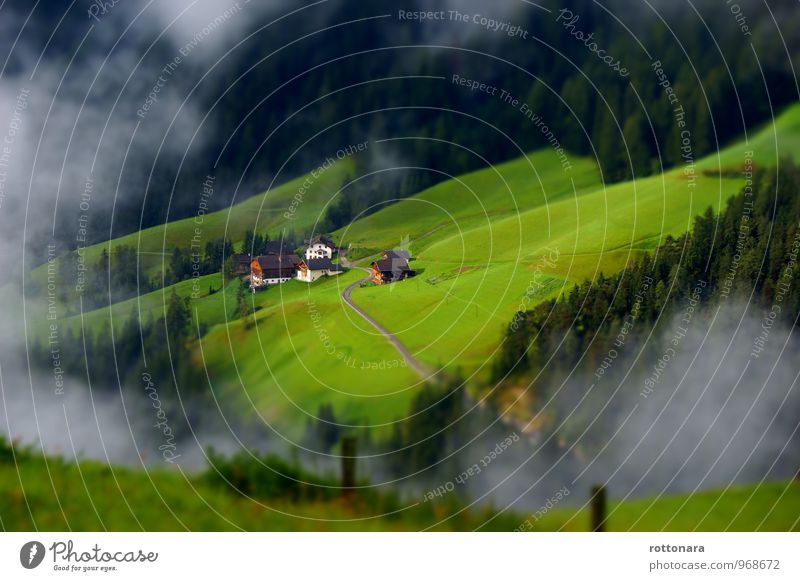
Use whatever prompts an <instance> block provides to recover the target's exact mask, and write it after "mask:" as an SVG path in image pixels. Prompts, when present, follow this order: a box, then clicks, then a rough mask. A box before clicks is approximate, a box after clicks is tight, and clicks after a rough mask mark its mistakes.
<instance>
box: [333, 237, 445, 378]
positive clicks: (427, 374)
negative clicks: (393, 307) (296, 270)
mask: <svg viewBox="0 0 800 581" xmlns="http://www.w3.org/2000/svg"><path fill="white" fill-rule="evenodd" d="M339 260H340V261H341V263H342V266H344V267H345V268H357V269H358V270H363V271H364V272H366V273H367V276H366V277H364V278H362V279H359V280H357V281H356V282H354V283H352V284H351V285H350V286H348V287H347V288H345V289H344V291H342V299H344V302H345V303H347V306H349V307H350V308H351V309H353V310H354V311H355V312H356V313H358V315H359V316H360V317H361V318H362V319H364V320H365V321H366V322H368V323H369V324H370V325H372V326H373V327H375V329H376V330H377V331H378V332H379V333H380V334H381V335H383V337H384V338H385V339H386V340H387V341H389V343H391V344H392V346H393V347H394V348H395V349H397V351H398V353H400V355H402V356H403V359H405V361H406V363H408V366H409V367H411V368H412V369H413V370H414V371H415V372H416V373H417V375H419V376H420V377H421V378H422V379H423V380H425V381H429V382H431V383H437V382H438V381H439V380H440V378H439V377H437V374H438V372H437V371H436V370H434V369H432V368H430V367H428V366H427V365H426V364H424V363H423V362H422V361H420V360H419V359H417V358H416V357H414V355H412V353H411V351H409V350H408V348H407V347H406V346H405V345H403V343H402V342H401V341H400V339H398V338H397V337H396V336H395V335H394V334H393V333H392V332H391V331H389V330H388V329H386V328H385V327H384V326H383V325H381V324H380V323H379V322H378V321H376V320H375V319H373V318H372V317H370V316H369V315H368V314H367V313H366V312H364V311H363V310H362V309H361V307H359V306H358V305H356V304H355V303H354V302H353V300H352V299H351V298H350V294H351V293H352V292H353V289H355V288H357V287H359V286H361V284H362V283H364V282H366V281H368V280H369V279H370V276H371V271H370V270H369V269H368V268H364V267H363V266H357V263H358V262H359V261H358V260H357V261H356V262H354V263H351V262H350V261H349V260H347V256H346V255H345V254H344V253H340V254H339ZM361 260H364V259H363V258H362V259H361Z"/></svg>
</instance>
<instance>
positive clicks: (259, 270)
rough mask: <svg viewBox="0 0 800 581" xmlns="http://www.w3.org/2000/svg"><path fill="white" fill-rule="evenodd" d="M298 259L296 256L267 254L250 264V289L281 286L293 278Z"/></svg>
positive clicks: (298, 262)
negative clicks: (273, 285) (272, 285)
mask: <svg viewBox="0 0 800 581" xmlns="http://www.w3.org/2000/svg"><path fill="white" fill-rule="evenodd" d="M299 264H300V257H298V256H297V255H296V254H268V255H266V256H259V257H257V258H254V259H253V260H252V261H251V262H250V288H252V289H254V290H255V289H258V288H263V287H265V286H267V285H271V284H281V283H284V282H286V281H287V280H291V279H293V278H295V276H296V274H297V266H298V265H299Z"/></svg>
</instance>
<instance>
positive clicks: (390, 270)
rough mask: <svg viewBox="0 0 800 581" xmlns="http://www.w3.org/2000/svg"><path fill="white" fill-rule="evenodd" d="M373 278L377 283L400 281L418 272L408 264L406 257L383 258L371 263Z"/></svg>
mask: <svg viewBox="0 0 800 581" xmlns="http://www.w3.org/2000/svg"><path fill="white" fill-rule="evenodd" d="M370 266H371V268H372V280H373V281H375V284H388V283H392V282H398V281H401V280H405V279H407V278H409V277H412V276H414V275H415V274H416V273H415V272H414V271H413V270H411V268H409V266H408V260H407V259H405V258H382V259H381V260H376V261H375V262H373V263H372V264H371V265H370Z"/></svg>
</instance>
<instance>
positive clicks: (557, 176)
mask: <svg viewBox="0 0 800 581" xmlns="http://www.w3.org/2000/svg"><path fill="white" fill-rule="evenodd" d="M797 145H800V105H798V106H794V107H792V108H790V109H788V110H787V111H785V112H784V113H783V114H781V115H780V116H779V117H778V118H777V120H776V123H775V124H774V125H768V126H766V127H764V128H762V129H761V130H759V131H757V132H752V133H751V135H750V137H749V140H748V141H747V142H744V141H742V142H738V143H735V144H733V145H731V146H729V147H727V148H726V149H724V150H723V151H722V152H721V153H720V154H719V155H714V156H710V157H707V158H705V159H703V160H700V161H698V162H697V163H696V165H695V166H694V174H693V176H687V175H686V173H685V172H684V168H681V167H679V168H675V169H673V170H670V171H668V172H666V173H664V174H661V175H657V176H653V177H648V178H644V179H640V180H636V181H634V182H624V183H618V184H613V185H610V186H607V187H606V186H604V185H603V183H602V181H601V176H600V175H599V172H598V170H597V168H596V166H595V164H594V163H593V162H592V161H591V160H589V159H586V158H576V157H572V158H571V159H570V161H571V164H572V169H571V170H570V171H568V172H566V173H565V172H564V171H563V170H562V167H561V164H560V163H559V162H558V159H557V157H556V156H555V154H554V153H553V152H552V151H550V150H541V151H537V152H533V153H531V154H529V155H527V156H525V157H522V158H519V159H516V160H513V161H510V162H507V163H504V164H500V165H497V166H493V167H490V168H486V169H483V170H480V171H477V172H473V173H470V174H467V175H464V176H460V177H457V178H455V179H452V180H449V181H447V182H443V183H440V184H438V185H436V186H434V187H432V188H430V189H428V190H425V191H423V192H421V193H419V194H417V195H415V196H412V197H411V198H408V199H405V200H403V201H400V202H398V203H396V204H394V205H391V206H388V207H386V208H384V209H383V210H381V211H379V212H377V213H375V214H372V215H369V216H366V217H364V218H362V219H360V220H357V221H356V222H354V223H353V224H351V225H350V226H348V227H347V228H343V229H342V230H341V231H338V232H336V233H334V237H335V238H336V239H337V241H338V242H340V243H341V244H342V246H344V247H349V251H348V252H349V255H350V258H351V259H356V258H362V259H364V260H365V263H367V264H368V261H369V258H370V256H371V255H373V254H374V253H376V252H377V251H378V250H380V249H384V248H393V247H397V246H403V245H408V246H409V247H410V249H411V251H412V254H413V255H414V256H415V257H416V259H415V260H414V261H413V262H412V266H413V268H415V269H416V270H417V272H418V275H417V276H416V277H414V278H412V279H409V280H407V281H404V282H402V283H397V284H392V285H385V286H369V285H368V286H363V287H361V288H356V289H355V291H354V292H353V294H352V297H353V299H354V301H355V302H356V303H357V304H358V305H360V306H361V307H362V308H363V309H364V310H365V311H366V312H368V313H369V314H370V315H371V316H372V317H373V318H374V319H376V320H377V321H379V322H380V323H381V324H382V325H383V326H384V327H385V328H387V329H388V330H389V331H390V332H392V333H393V334H394V335H395V336H396V337H397V338H398V339H399V340H400V341H402V342H403V344H404V345H405V346H406V347H407V348H409V349H410V350H411V351H412V353H414V354H415V355H416V357H417V358H418V359H420V360H421V361H423V362H425V363H427V364H429V365H430V366H432V367H435V368H444V369H447V370H449V371H455V370H459V371H460V372H462V374H464V375H465V376H467V377H470V376H472V375H473V374H477V377H478V379H479V380H480V379H483V378H485V377H486V374H487V369H488V366H489V365H490V364H491V360H492V355H493V353H494V351H495V349H496V348H497V347H498V345H499V342H500V338H501V336H502V333H503V330H504V329H505V327H506V325H507V324H508V322H509V321H510V320H511V318H512V316H513V314H514V312H515V311H517V310H519V309H522V308H528V307H531V306H533V305H534V304H536V303H537V302H538V301H541V300H543V299H545V298H548V297H553V296H558V295H559V294H560V293H562V292H564V291H565V290H568V289H569V288H571V286H572V285H573V284H575V283H578V282H581V281H583V280H586V279H593V278H595V277H596V276H597V275H598V274H600V273H601V272H602V273H606V274H609V273H612V272H618V271H620V270H622V269H624V268H625V266H626V264H628V263H629V262H630V261H632V260H634V259H635V258H637V257H638V256H639V255H641V254H642V253H643V252H645V251H652V250H653V249H654V248H655V247H657V246H658V244H659V243H660V242H661V241H662V240H663V239H664V237H665V236H667V235H679V234H681V233H683V232H685V231H686V230H687V228H689V227H690V226H691V223H692V220H693V217H694V216H696V215H697V214H699V213H701V212H703V211H704V210H705V209H706V208H707V207H709V206H711V207H712V208H713V209H714V210H715V211H717V210H719V208H720V207H721V206H722V205H723V204H724V203H725V201H726V200H727V198H728V197H730V196H731V195H733V194H734V193H736V192H737V191H739V190H740V189H741V188H742V186H743V185H744V181H745V179H744V176H743V175H742V171H743V168H744V167H745V160H746V152H748V151H752V152H753V154H752V160H753V164H754V165H755V166H756V167H766V166H770V165H772V164H774V163H775V161H776V148H777V150H779V151H792V148H793V147H795V146H797ZM795 150H796V149H795ZM350 171H352V167H351V166H350V164H349V161H348V160H345V161H342V162H339V163H338V164H336V165H334V166H333V167H332V168H330V169H329V170H327V171H326V172H325V173H323V174H322V176H321V177H320V178H319V179H317V180H315V181H314V183H313V186H312V188H311V189H310V190H309V192H308V193H307V194H306V197H305V199H304V203H303V204H301V205H300V206H299V207H298V208H297V213H296V217H295V219H294V220H293V221H291V223H287V221H286V220H285V219H284V218H283V214H282V212H280V211H279V210H284V211H285V208H286V207H287V205H288V204H290V203H291V198H292V196H293V195H294V193H295V191H296V190H297V188H298V187H299V185H300V184H301V183H302V180H303V179H304V178H298V179H297V180H293V181H292V182H289V183H287V184H284V185H283V186H280V187H278V188H274V189H273V190H271V191H270V192H268V193H266V194H264V195H260V196H257V197H255V198H251V199H249V200H246V201H244V202H242V203H240V204H237V205H235V206H232V207H231V208H230V209H228V210H224V211H221V212H216V213H213V214H208V215H206V216H205V218H204V223H203V224H204V225H203V228H204V235H206V236H207V237H208V238H209V239H210V238H215V237H221V236H223V235H224V234H225V233H226V231H227V235H228V236H230V237H231V238H232V239H233V240H234V241H237V240H239V239H241V237H242V236H243V235H244V231H245V230H246V229H247V228H252V227H253V226H254V224H255V216H256V215H257V214H258V211H259V208H261V207H262V206H263V208H268V209H269V212H266V213H265V212H263V211H262V215H265V216H268V217H269V218H268V219H267V220H266V222H265V221H264V220H265V219H264V218H260V219H259V225H261V224H263V225H264V226H265V227H267V228H270V229H272V231H276V229H279V228H283V227H286V228H288V227H298V228H300V227H301V225H303V224H305V225H311V224H312V223H313V222H314V221H315V220H316V218H317V216H318V215H319V213H320V208H321V207H322V205H323V204H324V202H326V201H327V200H328V199H329V197H330V195H331V194H332V193H333V192H335V191H336V190H338V188H339V187H340V185H341V181H342V179H343V177H344V175H346V174H347V173H348V172H350ZM193 228H194V225H193V223H192V219H187V220H181V221H178V222H174V223H170V224H166V225H164V226H159V227H157V228H151V229H148V230H145V231H142V232H140V233H136V234H132V235H129V236H126V237H124V238H121V239H117V240H113V241H112V242H111V243H110V244H109V243H104V244H100V245H97V246H94V247H91V248H89V249H87V253H95V254H99V252H100V251H101V249H102V248H108V247H113V246H114V245H116V244H133V245H135V246H138V247H139V248H140V251H141V252H145V253H147V252H160V251H161V250H162V249H163V248H170V246H172V245H182V244H184V242H185V241H186V240H188V239H189V238H191V232H192V229H193ZM226 229H227V230H226ZM159 267H160V266H159ZM42 272H43V271H42V269H41V267H40V269H38V275H39V276H41V275H42ZM364 276H365V273H364V272H363V271H360V270H355V269H353V270H351V271H349V272H347V273H346V274H344V275H341V276H339V277H333V278H328V279H321V280H319V281H317V282H315V283H313V284H311V285H308V284H305V283H301V282H298V281H290V282H289V283H286V284H284V285H279V286H277V287H273V288H269V289H268V290H266V291H263V292H258V293H256V294H254V295H248V301H251V302H252V306H253V307H254V308H255V309H256V312H255V314H254V315H253V316H252V317H248V318H247V320H241V319H239V318H238V312H237V302H236V289H235V284H238V283H231V284H229V285H228V286H227V287H226V288H224V289H223V288H221V284H222V283H221V277H220V276H219V275H210V276H208V277H203V278H202V279H201V280H200V281H198V282H197V283H196V288H197V289H199V296H197V297H196V298H194V299H193V300H192V301H191V308H192V312H193V315H194V317H195V323H196V324H197V325H203V326H204V327H205V328H206V329H207V333H206V334H205V335H204V336H203V337H202V338H200V339H194V340H193V343H194V349H193V353H194V356H195V358H196V364H197V365H200V366H205V367H206V369H207V370H208V378H209V381H210V382H211V384H212V385H213V386H214V389H215V390H219V391H217V393H224V394H226V396H227V397H229V399H231V401H234V402H236V404H237V405H239V406H240V409H241V410H242V413H243V414H252V413H254V414H256V415H257V416H260V417H261V418H263V419H264V420H266V421H268V422H270V424H272V425H274V426H275V427H276V429H280V430H281V431H282V433H285V434H287V435H288V437H290V438H297V437H300V436H301V435H302V432H303V431H304V429H305V426H306V425H307V423H308V422H309V421H310V420H311V419H313V418H314V416H315V414H316V413H317V411H318V409H319V406H320V405H322V404H324V403H330V404H332V405H333V408H334V411H335V414H336V419H337V420H338V421H339V422H341V423H344V424H348V425H353V426H372V427H373V429H375V430H376V431H379V432H380V431H385V430H387V429H389V428H390V426H391V422H392V421H393V420H396V419H397V418H401V417H403V416H404V414H405V412H406V411H407V410H408V406H409V403H410V401H411V398H412V397H413V396H414V394H415V393H416V391H417V390H418V389H420V383H419V378H418V377H417V376H416V374H415V373H414V372H413V371H412V370H411V369H410V368H409V367H408V366H406V365H405V364H404V362H403V359H402V357H401V356H400V354H399V353H398V352H397V351H396V350H395V349H394V347H393V346H392V345H391V344H389V343H388V341H386V340H385V338H383V337H382V336H380V335H379V334H378V333H377V332H376V331H375V329H374V328H373V327H372V326H370V325H369V324H368V323H367V322H366V321H364V320H363V319H362V318H360V317H359V316H358V315H357V314H356V313H355V312H354V311H353V310H352V309H350V308H349V307H348V306H347V305H346V304H345V303H344V302H343V300H342V297H341V293H342V291H343V289H344V288H345V287H346V286H347V285H349V284H351V283H353V282H356V281H358V280H360V279H361V278H363V277H364ZM209 288H210V289H211V290H213V291H214V292H212V293H209ZM173 289H174V290H175V291H176V292H177V293H178V294H179V295H181V296H189V295H191V294H192V291H193V283H192V281H184V282H181V283H179V284H177V285H174V286H173V287H171V288H167V289H163V290H158V291H155V292H153V293H149V294H146V295H143V296H141V297H138V298H134V299H130V300H127V301H124V302H121V303H118V304H116V305H112V306H110V307H105V308H102V309H98V310H96V311H92V312H89V313H85V314H84V320H83V324H84V325H86V326H87V327H88V328H90V329H97V328H99V327H100V326H101V325H104V324H105V325H107V324H108V322H109V320H113V321H114V324H115V326H116V325H121V324H123V323H124V322H125V321H126V320H127V319H128V317H129V315H130V314H131V312H132V310H133V309H135V310H136V311H137V312H138V314H139V317H140V319H141V320H143V321H145V320H148V317H154V318H156V317H160V316H162V315H163V313H164V309H165V306H164V305H165V301H166V299H167V298H168V297H169V295H170V293H171V292H172V290H173ZM41 319H42V320H41V321H39V320H36V319H32V321H33V322H32V323H30V326H31V329H30V330H31V331H33V332H34V336H35V334H36V332H37V331H38V332H40V333H41V332H44V330H46V327H45V325H44V323H45V320H44V317H41ZM65 324H67V325H71V326H73V327H74V328H77V326H78V325H80V324H81V321H80V318H79V317H71V318H69V319H67V320H66V323H65Z"/></svg>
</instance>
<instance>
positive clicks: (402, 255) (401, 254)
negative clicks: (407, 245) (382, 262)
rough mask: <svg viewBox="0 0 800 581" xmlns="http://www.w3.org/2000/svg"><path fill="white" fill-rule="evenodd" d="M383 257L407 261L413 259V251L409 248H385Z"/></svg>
mask: <svg viewBox="0 0 800 581" xmlns="http://www.w3.org/2000/svg"><path fill="white" fill-rule="evenodd" d="M383 257H384V258H388V259H392V258H398V259H402V260H405V261H406V262H407V261H409V260H411V253H410V252H409V251H408V250H384V251H383Z"/></svg>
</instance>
